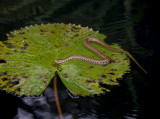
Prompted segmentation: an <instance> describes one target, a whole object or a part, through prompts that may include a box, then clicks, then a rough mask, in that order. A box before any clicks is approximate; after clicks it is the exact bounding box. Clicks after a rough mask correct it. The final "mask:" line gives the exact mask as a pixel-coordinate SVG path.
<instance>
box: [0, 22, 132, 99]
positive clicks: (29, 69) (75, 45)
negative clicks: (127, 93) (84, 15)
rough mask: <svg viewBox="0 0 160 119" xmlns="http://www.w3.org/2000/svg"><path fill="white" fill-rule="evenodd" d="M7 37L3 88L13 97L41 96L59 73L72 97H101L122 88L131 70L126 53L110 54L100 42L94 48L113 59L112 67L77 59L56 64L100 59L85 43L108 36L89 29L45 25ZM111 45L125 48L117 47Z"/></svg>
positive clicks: (0, 69)
mask: <svg viewBox="0 0 160 119" xmlns="http://www.w3.org/2000/svg"><path fill="white" fill-rule="evenodd" d="M7 36H8V40H7V41H3V42H2V41H1V42H0V61H1V63H0V89H2V90H5V91H7V92H11V93H13V94H17V95H30V96H32V95H40V94H41V93H42V92H43V91H44V90H45V89H46V87H47V86H48V84H49V83H50V81H51V79H53V77H54V74H55V72H56V71H57V72H58V75H59V76H60V78H61V80H62V82H63V83H64V85H65V86H66V88H67V89H68V90H69V91H70V92H71V93H72V94H74V95H81V96H89V95H93V94H100V93H104V92H106V91H110V90H109V89H108V86H110V85H119V84H118V82H117V79H118V78H122V76H123V75H124V74H125V73H128V72H129V69H130V61H129V58H128V57H127V55H126V54H124V53H118V52H112V51H109V50H107V49H105V48H104V47H102V46H100V45H98V44H96V43H91V45H92V46H94V47H96V48H97V49H98V50H100V51H101V52H102V53H104V54H105V55H107V56H109V57H110V58H111V59H112V62H111V63H109V64H108V65H106V66H102V65H97V64H92V63H89V62H85V61H81V60H76V59H75V60H70V61H68V62H65V63H61V64H57V63H55V59H65V58H67V57H69V56H72V55H82V56H86V57H90V58H93V59H100V58H99V57H98V56H97V55H95V54H94V53H93V52H91V51H90V50H88V49H86V48H85V47H84V46H83V41H84V40H85V39H86V38H87V37H96V38H98V39H100V40H104V39H105V38H106V36H105V35H104V34H100V33H99V32H97V31H93V30H92V29H91V28H88V27H81V26H80V25H73V24H59V23H54V24H45V25H43V24H42V25H35V26H30V27H25V28H22V29H21V30H15V31H13V32H11V33H10V34H8V35H7ZM110 46H111V47H113V48H116V49H121V48H120V46H118V45H117V44H112V45H110ZM121 50H122V49H121Z"/></svg>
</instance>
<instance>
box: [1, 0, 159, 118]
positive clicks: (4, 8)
mask: <svg viewBox="0 0 160 119" xmlns="http://www.w3.org/2000/svg"><path fill="white" fill-rule="evenodd" d="M151 6H152V2H150V1H149V0H148V1H147V0H145V1H142V0H0V40H6V33H9V32H10V31H12V30H14V29H20V28H21V27H24V26H26V25H34V24H41V23H48V22H49V23H54V22H59V23H62V22H63V23H73V24H77V25H78V24H81V25H82V26H89V27H92V28H93V29H94V30H98V31H100V33H104V34H106V35H107V36H108V38H107V39H106V42H107V43H118V44H119V45H120V46H121V47H122V48H123V49H125V50H127V51H129V52H130V53H131V54H133V56H134V57H135V58H136V59H137V60H138V61H139V63H140V64H141V65H142V66H143V67H144V68H145V69H146V70H147V71H148V72H149V73H148V75H145V74H144V73H143V72H142V71H141V70H140V69H139V68H138V67H137V66H136V65H135V64H134V63H133V62H132V64H131V67H132V71H131V73H130V74H127V75H125V76H124V78H123V80H120V81H119V82H120V86H116V87H113V88H112V89H111V93H108V94H106V95H99V96H94V97H80V98H72V97H70V96H69V94H68V93H67V91H66V88H65V87H64V85H63V84H62V82H61V81H60V79H58V80H59V82H58V88H59V89H58V90H59V92H58V93H59V98H60V104H61V108H62V112H63V116H64V119H150V118H149V115H151V116H152V118H153V116H154V115H152V110H154V109H156V108H153V105H154V103H153V101H152V100H151V99H154V96H153V95H152V93H153V91H152V88H151V86H152V84H153V82H156V81H157V79H158V73H159V72H158V70H157V68H156V67H158V66H159V63H158V62H159V57H158V56H159V47H158V46H159V44H158V40H157V39H158V33H157V30H156V23H155V19H156V18H158V16H157V15H158V13H156V11H154V12H152V11H153V10H154V9H152V8H151ZM154 85H156V84H155V83H154ZM0 109H1V111H0V119H58V118H59V117H58V112H57V109H56V105H55V99H54V94H53V89H52V83H51V86H49V87H48V88H47V89H46V91H45V92H44V94H43V95H42V96H41V97H15V96H12V95H10V94H7V93H5V92H3V91H1V92H0ZM153 119H154V118H153Z"/></svg>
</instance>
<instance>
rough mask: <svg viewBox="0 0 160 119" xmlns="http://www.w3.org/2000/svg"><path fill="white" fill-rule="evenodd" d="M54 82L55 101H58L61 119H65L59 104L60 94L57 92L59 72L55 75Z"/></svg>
mask: <svg viewBox="0 0 160 119" xmlns="http://www.w3.org/2000/svg"><path fill="white" fill-rule="evenodd" d="M53 80H54V82H53V86H54V95H55V99H56V106H57V110H58V113H59V117H60V119H63V115H62V111H61V107H60V103H59V99H58V92H57V72H56V73H55V76H54V79H53Z"/></svg>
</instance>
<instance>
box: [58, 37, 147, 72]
mask: <svg viewBox="0 0 160 119" xmlns="http://www.w3.org/2000/svg"><path fill="white" fill-rule="evenodd" d="M90 42H94V43H97V44H100V45H101V46H103V47H104V48H106V49H108V50H110V51H113V52H119V53H125V54H126V55H127V56H128V57H129V58H131V59H132V60H133V61H134V62H135V63H136V64H137V66H138V67H139V68H140V69H141V70H142V71H144V73H146V74H147V71H146V70H145V69H144V68H143V67H142V66H141V65H140V64H139V63H138V62H137V61H136V59H135V58H134V57H133V56H132V55H131V54H130V53H129V52H127V51H125V50H119V49H115V48H112V47H110V46H109V45H108V44H107V43H105V42H103V41H101V40H99V39H98V38H95V37H88V38H86V39H85V40H84V42H83V45H84V47H85V48H87V49H89V50H90V51H92V52H93V53H95V54H96V55H97V56H98V57H100V58H101V60H96V59H92V58H89V57H85V56H81V55H73V56H70V57H68V58H66V59H56V60H55V62H56V63H63V62H67V61H69V60H72V59H79V60H82V61H86V62H90V63H93V64H98V65H107V64H109V63H110V61H111V59H110V58H109V57H108V56H106V55H104V54H103V53H102V52H100V51H99V50H98V49H96V48H95V47H93V46H92V45H90Z"/></svg>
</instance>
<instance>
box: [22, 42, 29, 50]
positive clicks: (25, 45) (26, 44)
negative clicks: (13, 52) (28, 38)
mask: <svg viewBox="0 0 160 119" xmlns="http://www.w3.org/2000/svg"><path fill="white" fill-rule="evenodd" d="M28 46H29V45H28V43H25V44H24V45H23V47H21V49H24V50H26V49H27V48H28Z"/></svg>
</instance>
